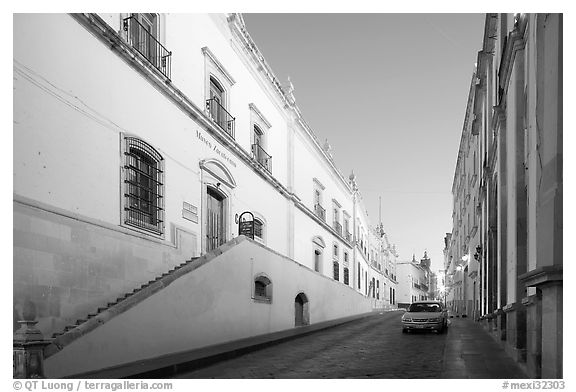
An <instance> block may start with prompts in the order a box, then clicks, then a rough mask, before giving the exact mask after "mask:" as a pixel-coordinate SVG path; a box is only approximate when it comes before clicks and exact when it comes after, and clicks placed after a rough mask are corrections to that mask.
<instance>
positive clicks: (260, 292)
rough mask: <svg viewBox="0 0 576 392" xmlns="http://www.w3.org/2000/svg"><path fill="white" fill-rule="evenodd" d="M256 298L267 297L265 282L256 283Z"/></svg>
mask: <svg viewBox="0 0 576 392" xmlns="http://www.w3.org/2000/svg"><path fill="white" fill-rule="evenodd" d="M254 296H255V297H266V285H265V284H264V282H260V281H256V282H254Z"/></svg>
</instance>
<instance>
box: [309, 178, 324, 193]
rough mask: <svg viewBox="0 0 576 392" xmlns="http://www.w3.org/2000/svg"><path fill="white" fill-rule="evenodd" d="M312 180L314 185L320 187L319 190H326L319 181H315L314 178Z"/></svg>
mask: <svg viewBox="0 0 576 392" xmlns="http://www.w3.org/2000/svg"><path fill="white" fill-rule="evenodd" d="M312 180H313V181H314V183H315V184H316V185H318V186H319V187H320V189H321V190H324V189H326V187H325V186H324V185H322V183H321V182H320V180H319V179H317V178H316V177H314V178H313V179H312Z"/></svg>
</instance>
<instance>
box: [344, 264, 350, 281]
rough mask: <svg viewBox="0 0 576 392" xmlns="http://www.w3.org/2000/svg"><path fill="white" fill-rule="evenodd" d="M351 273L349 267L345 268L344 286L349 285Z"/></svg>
mask: <svg viewBox="0 0 576 392" xmlns="http://www.w3.org/2000/svg"><path fill="white" fill-rule="evenodd" d="M349 278H350V273H349V271H348V267H344V284H349Z"/></svg>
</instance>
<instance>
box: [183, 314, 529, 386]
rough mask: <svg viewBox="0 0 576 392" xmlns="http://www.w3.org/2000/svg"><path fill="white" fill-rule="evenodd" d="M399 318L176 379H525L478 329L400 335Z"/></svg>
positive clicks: (466, 326)
mask: <svg viewBox="0 0 576 392" xmlns="http://www.w3.org/2000/svg"><path fill="white" fill-rule="evenodd" d="M401 315H402V312H397V311H394V312H386V313H381V314H376V315H374V316H370V317H367V318H364V319H361V320H359V321H353V322H350V323H347V324H344V325H341V326H338V327H334V328H330V329H328V330H325V331H321V332H318V333H313V334H310V335H306V336H303V337H300V338H297V339H294V340H291V341H288V342H284V343H281V344H278V345H274V346H271V347H267V348H265V349H262V350H258V351H255V352H252V353H249V354H246V355H242V356H240V357H237V358H234V359H231V360H227V361H223V362H220V363H217V364H214V365H212V366H208V367H206V368H201V369H198V370H196V371H192V372H186V373H183V374H180V375H178V376H177V377H176V378H525V375H524V373H523V372H522V371H521V370H520V368H519V367H518V366H517V365H516V364H515V363H514V361H512V359H510V358H509V357H507V356H506V354H505V353H504V351H503V350H502V349H501V348H500V347H499V346H498V344H497V343H496V342H495V341H493V339H492V338H491V337H490V336H488V334H487V333H486V332H484V331H483V330H482V328H481V327H480V326H479V325H478V324H477V323H474V322H473V321H472V320H469V319H459V318H453V319H450V323H451V326H450V328H449V330H448V333H447V334H437V333H435V332H427V331H423V332H421V333H409V334H403V333H402V332H401V324H400V317H401Z"/></svg>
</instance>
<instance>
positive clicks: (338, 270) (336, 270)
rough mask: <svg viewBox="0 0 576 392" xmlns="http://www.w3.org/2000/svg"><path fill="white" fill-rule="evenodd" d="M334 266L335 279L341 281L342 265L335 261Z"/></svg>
mask: <svg viewBox="0 0 576 392" xmlns="http://www.w3.org/2000/svg"><path fill="white" fill-rule="evenodd" d="M333 267H334V280H337V281H339V280H340V265H339V264H338V262H336V261H335V262H334V263H333Z"/></svg>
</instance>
